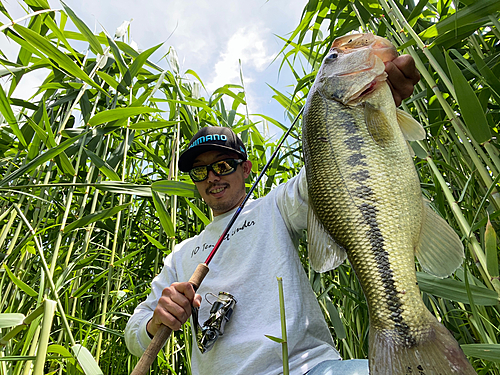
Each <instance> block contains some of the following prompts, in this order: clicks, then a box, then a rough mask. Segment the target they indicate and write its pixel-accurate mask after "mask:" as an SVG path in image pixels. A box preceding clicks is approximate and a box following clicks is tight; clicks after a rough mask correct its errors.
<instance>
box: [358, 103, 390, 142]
mask: <svg viewBox="0 0 500 375" xmlns="http://www.w3.org/2000/svg"><path fill="white" fill-rule="evenodd" d="M365 123H366V126H367V128H368V132H369V133H370V135H371V136H372V138H373V140H374V141H375V142H376V143H377V144H378V145H379V146H381V147H385V146H387V145H388V144H389V142H390V141H392V140H393V139H394V131H393V130H392V129H391V125H390V124H389V120H388V119H387V116H386V115H385V113H384V112H383V111H381V110H380V109H378V108H376V107H375V106H374V105H372V104H370V103H365Z"/></svg>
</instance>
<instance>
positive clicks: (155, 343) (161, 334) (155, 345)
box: [130, 263, 209, 375]
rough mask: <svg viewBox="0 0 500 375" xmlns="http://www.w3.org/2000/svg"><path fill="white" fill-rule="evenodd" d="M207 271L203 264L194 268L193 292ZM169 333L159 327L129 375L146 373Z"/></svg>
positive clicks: (169, 330) (170, 331) (165, 327)
mask: <svg viewBox="0 0 500 375" xmlns="http://www.w3.org/2000/svg"><path fill="white" fill-rule="evenodd" d="M208 271H209V269H208V266H207V265H206V264H205V263H200V264H198V266H197V267H196V270H195V271H194V273H193V275H192V276H191V278H190V279H189V283H190V284H191V285H193V288H194V291H195V292H196V291H197V290H198V288H199V287H200V285H201V282H202V281H203V279H204V278H205V276H206V275H207V273H208ZM171 333H172V330H171V329H170V328H169V327H167V326H165V325H162V326H161V327H160V329H159V330H158V331H157V332H156V334H155V335H154V337H153V339H152V340H151V342H150V343H149V345H148V347H147V348H146V351H145V352H144V353H143V354H142V356H141V359H139V362H137V365H135V367H134V370H133V371H132V372H131V373H130V375H145V374H146V373H147V372H148V370H149V367H150V366H151V365H152V364H153V362H154V361H155V359H156V357H157V356H158V353H159V352H160V350H161V348H163V346H164V345H165V343H166V342H167V340H168V338H169V337H170V334H171Z"/></svg>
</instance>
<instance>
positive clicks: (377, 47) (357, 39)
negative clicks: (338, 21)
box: [330, 33, 398, 62]
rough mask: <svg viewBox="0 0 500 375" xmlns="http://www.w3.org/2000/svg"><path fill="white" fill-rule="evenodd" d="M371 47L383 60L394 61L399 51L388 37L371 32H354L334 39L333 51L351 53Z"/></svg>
mask: <svg viewBox="0 0 500 375" xmlns="http://www.w3.org/2000/svg"><path fill="white" fill-rule="evenodd" d="M365 48H370V49H372V50H373V53H374V54H375V55H377V56H378V57H379V58H380V59H381V60H382V61H383V62H387V61H392V60H394V58H396V57H397V55H398V53H397V50H396V48H395V47H394V45H393V44H392V43H391V42H389V41H388V40H387V39H385V38H382V37H380V36H377V35H373V34H370V33H366V34H352V35H346V36H343V37H340V38H337V39H335V40H334V41H333V43H332V47H331V49H330V50H331V51H332V50H337V51H339V52H341V53H344V54H349V53H352V52H355V51H359V50H360V49H365Z"/></svg>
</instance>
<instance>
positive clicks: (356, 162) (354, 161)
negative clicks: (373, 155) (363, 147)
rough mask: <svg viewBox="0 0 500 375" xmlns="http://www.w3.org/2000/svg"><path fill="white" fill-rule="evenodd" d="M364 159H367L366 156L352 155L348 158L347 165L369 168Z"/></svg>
mask: <svg viewBox="0 0 500 375" xmlns="http://www.w3.org/2000/svg"><path fill="white" fill-rule="evenodd" d="M362 159H366V155H363V154H352V155H351V156H349V157H348V158H347V164H349V165H350V166H351V167H355V166H363V167H367V166H368V165H367V164H366V163H365V162H364V161H363V160H362Z"/></svg>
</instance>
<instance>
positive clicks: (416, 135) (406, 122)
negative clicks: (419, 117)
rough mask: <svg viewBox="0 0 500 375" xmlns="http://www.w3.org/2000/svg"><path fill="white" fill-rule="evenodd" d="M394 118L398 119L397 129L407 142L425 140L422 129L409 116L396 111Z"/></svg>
mask: <svg viewBox="0 0 500 375" xmlns="http://www.w3.org/2000/svg"><path fill="white" fill-rule="evenodd" d="M396 118H397V119H398V124H399V128H400V129H401V132H402V133H403V136H404V137H405V139H406V140H407V141H418V140H421V139H424V138H425V129H424V127H423V126H422V125H421V124H420V123H419V122H418V121H416V120H415V119H414V118H413V117H412V116H411V115H409V114H408V113H406V112H405V111H402V110H400V109H396Z"/></svg>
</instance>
